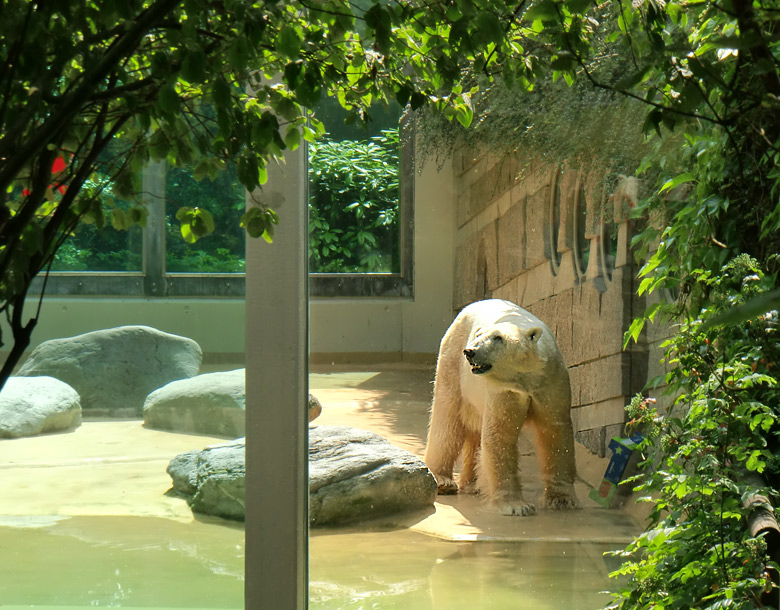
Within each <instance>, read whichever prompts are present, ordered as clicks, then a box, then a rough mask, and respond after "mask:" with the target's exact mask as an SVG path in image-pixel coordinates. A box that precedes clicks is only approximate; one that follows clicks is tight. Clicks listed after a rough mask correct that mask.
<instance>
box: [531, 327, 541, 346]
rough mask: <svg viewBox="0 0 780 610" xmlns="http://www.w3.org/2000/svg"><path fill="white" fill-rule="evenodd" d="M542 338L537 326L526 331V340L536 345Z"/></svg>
mask: <svg viewBox="0 0 780 610" xmlns="http://www.w3.org/2000/svg"><path fill="white" fill-rule="evenodd" d="M541 336H542V329H541V328H539V327H538V326H535V327H534V328H529V329H528V338H529V339H530V340H531V341H533V342H534V343H536V342H537V341H538V340H539V339H540V338H541Z"/></svg>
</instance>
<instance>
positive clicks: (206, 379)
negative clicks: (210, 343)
mask: <svg viewBox="0 0 780 610" xmlns="http://www.w3.org/2000/svg"><path fill="white" fill-rule="evenodd" d="M245 394H246V391H245V389H244V369H238V370H235V371H225V372H221V373H206V374H204V375H198V376H196V377H191V378H190V379H181V380H179V381H172V382H171V383H169V384H168V385H165V386H163V387H161V388H160V389H158V390H155V391H154V392H152V393H151V394H149V396H147V398H146V402H145V403H144V425H146V426H148V427H150V428H156V429H158V430H172V431H175V432H194V433H196V434H214V435H218V436H229V437H231V438H235V437H237V436H243V434H244V427H245V424H244V404H245V402H246V398H245Z"/></svg>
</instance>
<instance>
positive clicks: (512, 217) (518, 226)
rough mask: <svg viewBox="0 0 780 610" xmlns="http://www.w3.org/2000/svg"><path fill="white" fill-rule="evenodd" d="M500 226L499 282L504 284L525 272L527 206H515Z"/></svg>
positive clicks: (502, 219)
mask: <svg viewBox="0 0 780 610" xmlns="http://www.w3.org/2000/svg"><path fill="white" fill-rule="evenodd" d="M497 226H498V280H499V283H501V284H503V283H506V282H508V281H510V280H511V279H512V278H514V277H517V276H518V275H520V274H521V273H522V272H523V268H524V262H525V251H526V242H525V239H526V234H525V206H524V205H523V202H521V203H517V204H514V205H513V206H512V207H511V208H510V209H509V211H508V212H507V213H506V214H504V215H503V216H501V217H500V218H499V219H498V222H497Z"/></svg>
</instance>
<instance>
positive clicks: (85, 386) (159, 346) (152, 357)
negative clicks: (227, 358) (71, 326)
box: [18, 326, 203, 417]
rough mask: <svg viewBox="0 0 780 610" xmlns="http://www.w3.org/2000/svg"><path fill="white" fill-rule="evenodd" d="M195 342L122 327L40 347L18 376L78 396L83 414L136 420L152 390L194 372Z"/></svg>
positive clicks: (198, 357)
mask: <svg viewBox="0 0 780 610" xmlns="http://www.w3.org/2000/svg"><path fill="white" fill-rule="evenodd" d="M202 358H203V356H202V353H201V350H200V346H198V344H197V343H195V341H193V340H192V339H187V338H185V337H179V336H177V335H171V334H168V333H164V332H162V331H159V330H156V329H154V328H150V327H148V326H120V327H118V328H110V329H107V330H98V331H94V332H90V333H85V334H83V335H78V336H76V337H68V338H65V339H53V340H51V341H46V342H44V343H41V344H40V345H39V346H38V347H36V348H35V350H33V353H32V354H31V355H30V357H29V358H28V359H27V361H26V362H25V363H24V364H23V365H22V368H21V369H20V370H19V373H18V375H20V376H24V377H33V376H40V375H48V376H50V377H55V378H57V379H59V380H61V381H64V382H65V383H67V384H68V385H70V386H71V387H72V388H73V389H75V390H76V391H77V392H78V393H79V395H80V396H81V408H82V410H83V412H84V413H85V414H89V415H108V416H113V417H138V416H140V415H141V414H142V412H143V405H144V400H145V399H146V397H147V396H148V395H149V393H150V392H152V391H154V390H156V389H157V388H160V387H162V386H164V385H165V384H167V383H170V382H171V381H175V380H177V379H184V378H186V377H193V376H194V375H197V374H198V370H199V369H200V364H201V360H202Z"/></svg>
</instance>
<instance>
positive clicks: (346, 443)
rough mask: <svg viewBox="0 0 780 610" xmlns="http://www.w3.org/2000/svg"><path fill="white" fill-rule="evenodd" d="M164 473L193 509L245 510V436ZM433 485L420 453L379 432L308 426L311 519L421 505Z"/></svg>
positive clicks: (238, 515)
mask: <svg viewBox="0 0 780 610" xmlns="http://www.w3.org/2000/svg"><path fill="white" fill-rule="evenodd" d="M168 474H170V475H171V478H172V479H173V487H174V489H176V490H177V491H179V492H181V493H183V494H185V495H187V496H189V502H190V506H192V509H193V510H194V511H195V512H201V513H205V514H209V515H216V516H219V517H226V518H228V519H239V520H240V519H243V518H244V514H245V513H244V512H243V511H244V495H243V494H244V490H245V479H244V477H245V467H244V442H243V439H238V440H237V441H233V442H232V443H227V444H225V445H215V446H212V447H208V448H206V449H204V450H203V451H189V452H187V453H183V454H181V455H179V456H177V457H175V458H174V459H173V460H172V461H171V463H170V464H169V465H168ZM436 492H437V487H436V480H435V479H434V478H433V475H432V474H431V473H430V472H429V471H428V469H427V467H426V466H425V464H424V463H423V461H422V460H420V459H419V458H418V457H416V456H415V455H413V454H411V453H409V452H408V451H405V450H403V449H400V448H398V447H395V446H394V445H391V444H390V443H389V442H388V441H387V440H386V439H384V438H383V437H381V436H379V435H378V434H374V433H373V432H367V431H365V430H358V429H356V428H347V427H341V426H318V427H316V428H312V429H311V430H310V431H309V518H310V521H311V524H312V525H313V526H317V525H333V524H344V523H350V522H355V521H360V520H364V519H370V518H373V517H378V516H383V515H388V514H392V513H397V512H403V511H407V510H414V509H421V508H427V507H430V506H432V505H433V502H434V500H435V499H436Z"/></svg>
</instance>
